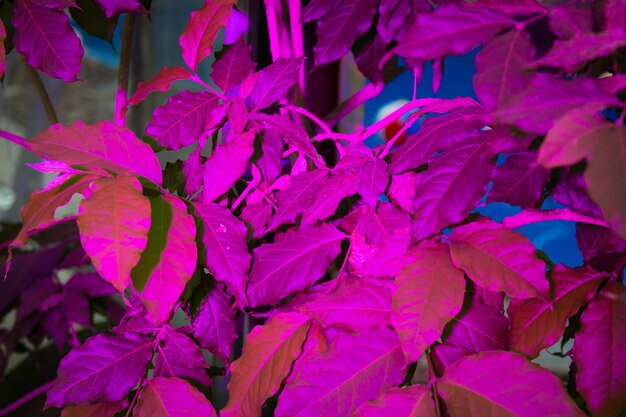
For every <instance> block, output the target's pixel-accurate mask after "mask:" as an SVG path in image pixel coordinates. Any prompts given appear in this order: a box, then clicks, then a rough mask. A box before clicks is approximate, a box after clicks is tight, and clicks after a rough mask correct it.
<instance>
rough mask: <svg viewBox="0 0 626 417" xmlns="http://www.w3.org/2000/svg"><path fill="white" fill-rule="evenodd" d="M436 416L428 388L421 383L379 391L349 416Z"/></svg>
mask: <svg viewBox="0 0 626 417" xmlns="http://www.w3.org/2000/svg"><path fill="white" fill-rule="evenodd" d="M385 415H387V416H394V417H436V414H435V403H434V402H433V400H432V398H431V397H430V390H429V389H428V387H425V386H423V385H411V386H410V387H404V388H390V389H388V390H386V391H383V392H381V394H380V396H379V397H378V398H377V399H376V401H368V402H366V403H365V404H363V405H362V406H361V407H359V409H358V410H357V411H356V412H354V413H353V414H352V415H351V417H383V416H385Z"/></svg>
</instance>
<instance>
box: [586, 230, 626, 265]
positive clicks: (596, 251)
mask: <svg viewBox="0 0 626 417" xmlns="http://www.w3.org/2000/svg"><path fill="white" fill-rule="evenodd" d="M576 242H577V243H578V248H579V249H580V252H581V253H582V255H583V259H584V260H589V259H592V258H594V257H595V256H597V255H601V254H604V253H615V252H617V253H619V252H626V240H624V239H622V238H620V237H619V236H617V235H616V234H615V233H613V232H612V231H611V230H609V229H606V228H604V227H600V226H593V225H589V224H584V223H577V224H576Z"/></svg>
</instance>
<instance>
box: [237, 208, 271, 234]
mask: <svg viewBox="0 0 626 417" xmlns="http://www.w3.org/2000/svg"><path fill="white" fill-rule="evenodd" d="M271 215H272V206H271V205H270V204H269V203H257V204H251V205H249V206H246V207H245V208H244V209H243V211H242V212H241V219H242V220H244V221H246V222H247V223H248V224H249V225H250V227H252V232H253V233H252V237H254V238H255V239H257V238H259V237H261V236H263V235H264V234H265V229H266V228H267V220H268V219H269V217H270V216H271Z"/></svg>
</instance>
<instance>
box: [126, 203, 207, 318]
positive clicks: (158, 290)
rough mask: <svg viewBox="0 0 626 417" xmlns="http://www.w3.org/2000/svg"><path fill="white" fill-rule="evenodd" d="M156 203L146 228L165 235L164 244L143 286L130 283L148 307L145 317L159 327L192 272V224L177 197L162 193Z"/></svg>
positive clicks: (194, 229)
mask: <svg viewBox="0 0 626 417" xmlns="http://www.w3.org/2000/svg"><path fill="white" fill-rule="evenodd" d="M156 200H160V202H159V203H160V204H158V203H157V204H158V205H159V206H160V209H159V212H158V213H157V215H156V216H155V214H154V210H155V204H152V210H153V215H152V224H151V227H150V228H151V231H152V229H153V228H157V229H159V230H161V233H165V235H164V236H167V237H166V238H164V239H166V241H165V242H163V243H162V245H163V246H162V248H160V249H161V251H160V253H159V255H160V258H159V259H158V260H157V262H156V265H154V266H153V268H152V269H151V270H150V272H149V275H148V277H147V280H146V281H145V283H143V282H142V283H140V284H143V285H139V286H137V282H135V280H133V284H135V286H136V287H137V290H139V291H141V296H142V300H143V302H144V304H145V305H146V307H148V317H149V318H150V319H151V320H152V321H154V322H155V323H156V324H163V323H165V322H167V318H168V317H169V315H170V312H171V310H172V308H173V307H174V305H175V304H176V301H178V298H179V297H180V296H181V294H182V293H183V290H184V289H185V285H186V284H187V281H189V279H190V278H191V275H192V274H193V272H194V270H195V269H196V257H197V249H196V225H195V223H194V220H193V217H192V216H191V215H189V214H187V207H186V206H185V203H183V202H182V201H181V200H179V199H178V198H177V197H174V196H172V195H170V194H165V195H163V197H157V198H156ZM148 245H150V241H148ZM140 263H141V260H140Z"/></svg>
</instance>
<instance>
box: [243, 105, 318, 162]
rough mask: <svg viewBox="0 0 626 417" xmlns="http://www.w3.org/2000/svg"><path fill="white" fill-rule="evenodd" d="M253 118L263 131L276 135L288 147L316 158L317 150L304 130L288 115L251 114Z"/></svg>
mask: <svg viewBox="0 0 626 417" xmlns="http://www.w3.org/2000/svg"><path fill="white" fill-rule="evenodd" d="M252 118H253V120H254V121H255V122H256V123H257V124H258V126H259V127H260V128H261V129H263V130H265V132H272V133H274V134H276V135H278V136H280V138H281V139H282V140H283V141H284V142H285V143H286V144H287V145H288V146H290V147H292V148H294V149H296V150H297V151H298V152H300V153H301V154H303V155H305V156H308V157H309V158H311V159H315V158H316V154H317V152H316V151H315V148H314V147H313V145H312V144H311V139H309V135H308V134H307V132H306V130H304V128H303V127H302V126H301V125H300V124H298V123H295V122H293V121H291V119H289V118H288V117H283V116H281V115H279V114H269V115H268V114H263V113H256V114H252Z"/></svg>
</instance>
